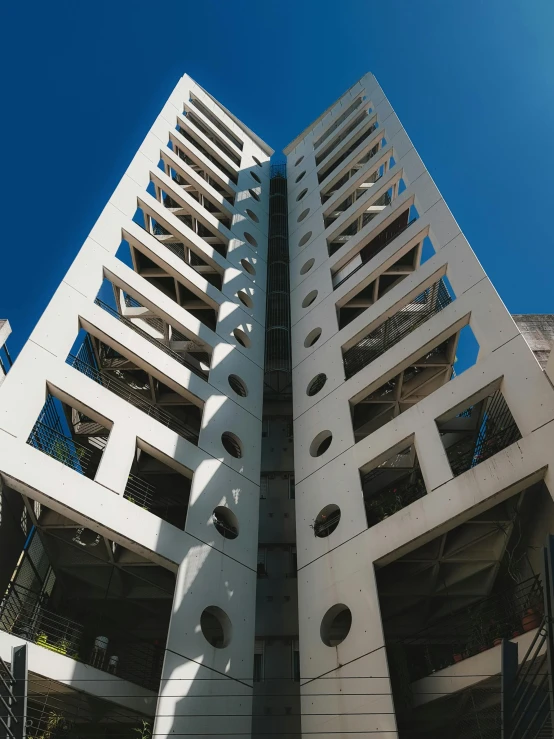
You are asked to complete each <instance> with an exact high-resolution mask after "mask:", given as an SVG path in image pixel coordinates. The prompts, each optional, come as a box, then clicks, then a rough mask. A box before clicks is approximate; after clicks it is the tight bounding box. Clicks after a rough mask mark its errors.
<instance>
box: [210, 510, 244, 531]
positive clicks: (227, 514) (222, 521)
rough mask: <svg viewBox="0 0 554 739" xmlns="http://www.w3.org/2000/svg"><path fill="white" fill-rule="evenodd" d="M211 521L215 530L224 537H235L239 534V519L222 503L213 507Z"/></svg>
mask: <svg viewBox="0 0 554 739" xmlns="http://www.w3.org/2000/svg"><path fill="white" fill-rule="evenodd" d="M212 521H213V524H214V526H215V528H216V531H217V532H218V533H219V534H221V536H222V537H223V538H224V539H236V538H237V536H238V535H239V520H238V518H237V517H236V516H235V514H234V513H233V511H230V510H229V509H228V508H226V507H225V506H224V505H218V506H217V507H216V508H214V512H213V514H212Z"/></svg>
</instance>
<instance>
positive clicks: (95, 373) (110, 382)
mask: <svg viewBox="0 0 554 739" xmlns="http://www.w3.org/2000/svg"><path fill="white" fill-rule="evenodd" d="M66 361H67V364H69V365H71V366H72V367H74V368H75V369H76V370H78V371H79V372H81V373H82V374H83V375H86V376H87V377H89V378H90V379H91V380H94V382H97V383H98V384H99V385H102V386H103V387H105V388H107V389H108V390H111V392H112V393H115V395H117V396H118V397H120V398H122V399H123V400H126V401H127V402H128V403H130V404H131V405H133V406H134V407H135V408H138V409H139V410H141V411H142V412H143V413H146V415H147V416H150V417H151V418H154V419H155V420H156V421H158V422H159V423H161V424H162V425H163V426H167V427H168V428H170V429H171V430H172V431H175V432H176V433H177V434H179V435H180V436H182V437H183V438H185V439H188V440H189V441H191V442H192V443H194V444H197V443H198V434H195V433H194V432H193V431H191V430H190V429H188V428H187V427H186V426H185V425H184V424H182V423H181V422H180V421H179V420H178V419H177V418H175V417H174V416H172V415H171V414H170V413H168V412H167V411H165V410H163V409H162V408H159V407H158V406H156V405H154V404H153V403H152V402H151V401H149V400H147V399H146V398H144V397H143V396H141V395H139V394H138V392H136V391H135V390H130V389H129V386H128V385H127V384H126V383H125V382H123V381H122V380H119V379H117V378H116V377H114V375H113V374H112V373H107V372H105V373H102V372H100V371H99V370H97V369H95V368H94V367H91V366H90V364H87V363H86V362H83V361H82V360H81V359H79V358H78V357H76V356H74V355H73V354H70V355H69V356H68V358H67V360H66Z"/></svg>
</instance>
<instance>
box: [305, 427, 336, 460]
mask: <svg viewBox="0 0 554 739" xmlns="http://www.w3.org/2000/svg"><path fill="white" fill-rule="evenodd" d="M332 441H333V434H332V433H331V432H330V431H328V430H327V431H321V432H320V433H319V434H318V435H317V436H316V437H315V439H314V440H313V441H312V443H311V444H310V454H311V455H312V457H321V455H322V454H325V452H326V451H327V449H329V447H330V446H331V442H332Z"/></svg>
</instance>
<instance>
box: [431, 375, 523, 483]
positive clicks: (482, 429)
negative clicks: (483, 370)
mask: <svg viewBox="0 0 554 739" xmlns="http://www.w3.org/2000/svg"><path fill="white" fill-rule="evenodd" d="M468 411H469V413H468ZM472 411H473V407H472V408H468V409H466V410H465V411H464V412H463V413H460V414H458V416H457V417H459V418H463V417H465V414H468V415H469V417H471V413H472ZM519 439H521V433H520V431H519V428H518V427H517V424H516V422H515V420H514V417H513V416H512V414H511V412H510V409H509V408H508V404H507V403H506V401H505V399H504V396H503V395H502V392H501V391H500V390H497V391H496V392H495V393H494V394H493V395H491V396H490V397H489V398H488V399H487V402H486V408H485V412H484V414H483V420H482V421H481V424H480V426H479V429H478V430H477V437H476V438H475V436H473V437H471V438H469V439H468V438H467V437H466V438H463V439H461V440H460V441H458V442H457V443H455V444H452V446H449V447H448V448H447V449H446V456H447V457H448V461H449V462H450V467H451V469H452V472H453V473H454V475H455V476H456V477H457V476H458V475H461V474H462V473H463V472H466V471H467V470H469V469H471V468H472V467H475V466H476V465H478V464H479V463H480V462H484V461H485V460H486V459H489V457H492V456H493V455H494V454H496V453H497V452H501V451H502V450H503V449H506V447H508V446H510V444H513V443H514V442H516V441H519Z"/></svg>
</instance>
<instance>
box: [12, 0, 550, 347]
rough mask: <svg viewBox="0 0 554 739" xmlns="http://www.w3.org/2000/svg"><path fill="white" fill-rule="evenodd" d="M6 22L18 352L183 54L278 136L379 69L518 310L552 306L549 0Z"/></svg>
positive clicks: (244, 115)
mask: <svg viewBox="0 0 554 739" xmlns="http://www.w3.org/2000/svg"><path fill="white" fill-rule="evenodd" d="M3 21H4V22H3V27H4V34H3V41H2V46H1V48H0V56H1V58H2V65H1V68H2V72H3V74H2V76H3V80H2V98H3V102H4V106H3V115H2V119H1V125H2V128H3V132H2V133H3V135H2V138H1V142H2V149H3V151H2V155H3V157H2V161H3V166H4V177H3V179H2V203H3V205H4V213H3V220H4V224H5V227H4V241H3V248H2V253H1V260H0V317H8V318H9V319H10V321H11V323H12V326H13V328H14V334H15V335H14V336H13V337H12V339H11V341H10V343H9V346H10V348H11V349H12V352H13V353H16V352H17V351H18V349H19V347H20V346H21V344H22V343H23V342H24V341H25V340H26V338H27V336H28V334H29V332H30V331H31V329H32V326H33V325H34V323H35V322H36V321H37V319H38V317H39V316H40V314H41V312H42V310H43V309H44V307H45V306H46V303H47V301H48V299H49V297H50V296H51V294H52V292H53V290H54V288H55V286H56V285H57V284H58V282H59V281H60V280H61V278H62V277H63V275H64V273H65V271H66V269H67V268H68V266H69V264H70V263H71V261H72V258H73V256H74V254H75V253H76V251H77V250H78V249H79V247H80V246H81V244H82V242H83V241H84V239H85V237H86V235H87V233H88V231H89V230H90V228H91V227H92V225H93V223H94V221H95V220H96V218H97V216H98V214H99V212H100V210H101V208H102V206H103V204H104V203H105V201H106V200H107V199H108V198H109V196H110V194H111V192H112V190H113V189H114V187H115V185H116V184H117V182H118V180H119V178H120V177H121V175H122V174H123V172H124V170H125V168H126V166H127V164H128V163H129V161H130V159H131V157H132V155H133V153H134V151H135V150H136V148H137V147H138V146H139V144H140V142H141V140H142V138H143V137H144V135H145V134H146V132H147V130H148V128H149V127H150V125H151V123H152V121H153V119H154V118H155V116H156V114H157V112H158V111H159V109H160V108H161V106H162V104H163V102H164V100H165V99H166V97H167V96H168V94H169V92H170V91H171V89H172V87H173V86H174V85H175V83H176V82H177V80H178V78H179V76H180V75H181V74H182V73H183V72H185V71H186V72H188V73H189V74H190V75H191V76H192V77H194V78H195V79H196V80H197V81H198V82H199V83H200V84H201V85H202V86H204V87H205V88H207V89H208V90H209V91H210V92H211V93H212V94H213V95H214V96H215V97H216V98H218V99H219V100H220V101H221V102H222V103H223V104H224V105H226V106H228V107H229V108H231V109H232V110H233V112H234V113H235V114H236V115H238V116H239V117H240V118H241V119H242V120H243V121H244V122H245V123H246V124H247V125H248V126H250V127H251V128H252V129H253V130H254V131H256V132H257V133H258V134H259V135H260V136H261V137H262V138H263V139H265V140H266V141H267V142H268V143H269V144H270V145H271V146H272V147H273V148H275V149H276V150H277V151H280V150H281V149H282V148H283V147H284V146H285V145H286V144H287V143H288V142H289V141H290V140H291V139H293V138H294V137H295V136H296V135H297V134H298V133H299V132H300V131H301V130H302V129H303V128H304V127H305V126H306V125H308V124H309V123H310V122H311V121H312V120H313V119H314V118H316V117H317V116H318V115H319V114H320V113H321V112H322V110H323V109H325V108H326V107H327V106H328V105H329V104H330V103H332V102H333V101H334V100H335V99H336V98H337V97H339V95H340V94H341V93H342V92H344V91H345V90H346V89H347V88H348V87H349V86H350V85H352V84H353V83H354V82H355V81H356V80H357V79H359V78H360V77H361V76H362V75H363V74H364V73H365V72H366V71H372V72H373V73H374V74H375V75H376V76H377V78H378V79H379V81H380V83H381V85H382V86H383V88H384V89H385V92H386V94H387V95H388V97H389V99H390V101H391V103H392V105H393V106H394V107H395V109H396V111H397V113H398V115H399V116H400V119H401V120H402V122H403V123H404V125H405V127H406V129H407V131H408V133H409V135H410V136H411V138H412V140H413V141H414V143H415V145H416V147H417V148H418V149H419V152H420V154H421V156H422V157H423V159H424V161H425V163H426V164H427V166H428V168H429V170H430V172H431V174H432V176H433V177H434V178H435V180H436V182H437V184H438V186H439V188H440V189H441V191H442V193H443V195H444V196H445V198H446V200H447V202H448V203H449V205H450V208H451V209H452V211H453V213H454V215H455V217H456V218H457V220H458V222H459V223H460V225H461V227H462V229H463V230H464V232H465V234H466V236H467V237H468V239H469V241H470V243H471V244H472V246H473V248H474V249H475V251H476V252H477V255H478V257H479V258H480V259H481V261H482V263H483V264H484V266H485V269H486V270H487V271H488V273H489V275H490V276H491V279H492V280H493V282H494V284H495V286H496V288H497V290H498V291H499V293H500V295H501V296H502V298H503V299H504V301H505V303H506V304H507V306H508V308H509V310H511V311H512V312H514V313H519V312H521V313H523V312H539V313H540V312H543V313H548V312H554V296H553V295H552V286H553V259H552V250H553V241H554V238H553V229H552V225H551V222H550V216H551V214H552V211H553V208H554V203H553V202H552V190H553V187H552V171H554V151H553V133H554V88H553V72H554V3H553V2H552V0H481V1H479V2H478V1H477V0H463V2H459V1H456V0H393V1H391V2H382V3H380V2H377V1H376V0H373V1H372V2H368V1H367V0H343V1H342V2H340V3H337V2H333V3H331V2H328V0H279V1H276V0H265V1H264V2H259V0H258V1H257V2H252V1H251V0H248V1H241V0H239V1H238V2H233V0H231V1H224V0H202V1H201V2H195V3H192V2H187V0H164V2H153V1H151V2H145V1H144V0H133V2H129V1H128V0H110V1H109V2H108V1H107V0H95V2H92V3H90V2H84V3H76V2H65V1H63V0H54V2H53V3H45V2H38V1H37V0H30V2H24V3H22V2H20V3H15V2H12V3H8V4H7V6H6V7H5V9H4V12H3Z"/></svg>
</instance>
